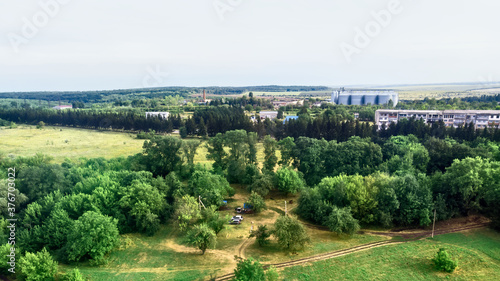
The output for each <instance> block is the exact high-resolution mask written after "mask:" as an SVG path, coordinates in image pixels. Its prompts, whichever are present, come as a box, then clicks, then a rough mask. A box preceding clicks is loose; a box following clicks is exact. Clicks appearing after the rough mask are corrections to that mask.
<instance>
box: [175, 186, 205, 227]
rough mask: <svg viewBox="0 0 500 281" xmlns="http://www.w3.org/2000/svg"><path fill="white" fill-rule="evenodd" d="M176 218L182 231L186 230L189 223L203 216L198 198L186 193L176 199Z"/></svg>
mask: <svg viewBox="0 0 500 281" xmlns="http://www.w3.org/2000/svg"><path fill="white" fill-rule="evenodd" d="M174 209H175V213H174V219H175V221H176V223H177V225H178V227H179V229H180V230H181V231H185V230H186V229H187V228H188V226H189V224H190V223H192V222H194V221H196V220H198V219H200V218H201V211H200V207H199V205H198V200H197V199H196V198H194V197H192V196H189V195H184V196H182V197H180V198H177V199H176V200H175V205H174Z"/></svg>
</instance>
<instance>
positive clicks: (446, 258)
mask: <svg viewBox="0 0 500 281" xmlns="http://www.w3.org/2000/svg"><path fill="white" fill-rule="evenodd" d="M432 261H433V262H434V265H435V266H436V269H437V270H439V271H445V272H448V273H452V272H453V271H454V270H455V268H456V267H457V265H458V261H457V260H453V259H452V258H451V257H450V255H449V254H448V252H446V249H444V248H441V249H439V251H438V252H437V254H436V257H434V258H433V259H432Z"/></svg>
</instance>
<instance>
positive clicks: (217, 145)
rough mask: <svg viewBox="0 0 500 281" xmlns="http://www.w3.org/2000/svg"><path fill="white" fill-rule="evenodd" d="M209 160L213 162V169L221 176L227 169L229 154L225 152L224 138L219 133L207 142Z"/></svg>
mask: <svg viewBox="0 0 500 281" xmlns="http://www.w3.org/2000/svg"><path fill="white" fill-rule="evenodd" d="M207 150H208V154H207V159H209V160H213V161H214V163H213V164H212V168H213V169H214V171H216V172H217V173H219V174H222V171H224V170H226V168H227V161H228V159H227V156H228V154H227V153H226V151H225V150H224V136H223V135H222V134H221V133H218V134H217V135H216V136H215V137H213V138H210V139H209V140H208V142H207Z"/></svg>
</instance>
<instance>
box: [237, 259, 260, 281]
mask: <svg viewBox="0 0 500 281" xmlns="http://www.w3.org/2000/svg"><path fill="white" fill-rule="evenodd" d="M234 277H235V278H234V280H237V281H261V280H262V281H265V280H266V275H265V273H264V268H263V267H262V264H261V263H260V262H259V261H256V260H254V259H253V258H248V259H245V260H244V259H241V260H240V261H238V264H237V265H236V269H235V270H234Z"/></svg>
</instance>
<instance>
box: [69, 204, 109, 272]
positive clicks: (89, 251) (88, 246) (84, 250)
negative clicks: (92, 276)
mask: <svg viewBox="0 0 500 281" xmlns="http://www.w3.org/2000/svg"><path fill="white" fill-rule="evenodd" d="M117 224H118V220H117V219H113V218H111V217H108V216H104V215H102V214H99V213H96V212H93V211H89V212H86V213H85V214H83V215H82V216H81V217H80V218H79V219H78V220H77V221H76V222H75V226H74V228H73V231H72V232H71V233H70V234H69V235H68V244H67V255H68V260H70V261H80V260H82V259H87V258H90V259H92V260H93V262H97V263H99V262H101V261H102V260H103V259H104V255H106V254H107V253H109V252H110V251H111V250H112V249H113V248H114V247H115V246H116V245H117V244H118V241H119V236H118V227H117Z"/></svg>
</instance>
